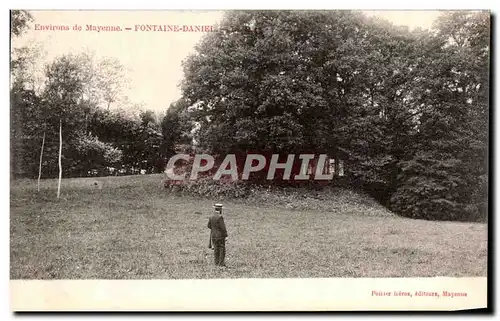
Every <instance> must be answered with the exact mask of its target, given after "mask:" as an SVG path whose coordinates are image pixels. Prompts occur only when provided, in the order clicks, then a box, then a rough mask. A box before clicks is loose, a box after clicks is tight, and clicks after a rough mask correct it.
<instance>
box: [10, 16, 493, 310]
mask: <svg viewBox="0 0 500 321" xmlns="http://www.w3.org/2000/svg"><path fill="white" fill-rule="evenodd" d="M490 30H491V12H490V11H488V10H441V11H438V10H427V11H412V10H406V11H367V10H224V11H207V10H205V11H203V10H183V11H181V10H154V11H153V10H149V11H146V10H142V11H141V10H28V9H15V10H14V9H13V10H10V88H9V92H10V281H11V299H12V300H13V307H12V309H13V310H31V309H35V310H37V309H42V310H43V309H48V310H58V309H62V310H64V309H87V308H88V309H93V308H96V307H97V305H92V304H90V303H89V305H88V306H85V304H83V303H81V302H80V301H79V302H80V303H78V304H80V305H71V304H70V303H67V306H65V307H61V306H56V303H57V302H62V301H61V300H64V299H65V298H68V297H70V296H71V295H75V296H77V295H81V294H78V293H77V292H82V293H87V295H88V296H87V299H89V300H91V299H90V297H92V298H93V299H92V300H94V301H93V302H94V303H95V302H98V301H99V300H101V301H99V302H101V303H102V305H99V306H98V307H99V309H114V308H117V305H113V304H115V303H113V304H111V303H109V304H108V303H106V302H107V301H106V302H105V301H103V300H104V299H103V297H99V298H97V297H98V296H99V295H101V294H102V293H104V292H99V290H96V289H98V288H99V286H100V288H99V289H101V290H102V291H108V290H109V291H112V292H113V291H114V292H113V293H114V294H109V296H107V298H115V299H116V298H118V297H119V295H121V294H123V293H132V294H133V293H134V292H136V293H139V292H140V293H143V292H145V293H149V295H150V296H151V297H152V296H153V294H152V293H153V292H154V291H156V290H158V291H174V290H167V288H170V289H174V288H175V289H179V287H182V286H180V285H178V284H188V283H176V282H188V281H189V282H192V283H190V284H191V285H189V286H195V287H198V285H200V284H201V283H200V282H208V283H203V284H206V286H205V285H200V286H205V287H206V289H205V290H204V291H205V292H203V293H206V294H210V293H212V292H213V291H217V289H219V288H220V289H222V288H228V289H230V290H229V291H230V292H229V293H232V294H233V295H234V296H237V295H240V294H241V295H247V294H243V293H245V290H244V288H245V287H247V286H248V287H250V286H252V289H254V288H253V287H260V288H261V290H260V292H261V294H262V292H266V291H262V287H264V290H265V289H266V285H263V284H265V283H261V282H268V281H269V282H278V283H276V284H280V285H279V288H280V289H283V292H279V293H281V294H280V295H281V297H282V298H283V300H285V301H286V298H288V296H287V295H286V292H287V291H290V288H291V287H292V286H291V285H292V284H295V285H294V287H298V288H302V287H303V289H304V291H305V292H307V291H309V292H310V293H312V295H314V296H315V298H316V296H317V297H320V296H321V297H325V298H326V297H327V295H329V294H326V293H325V292H323V290H321V291H320V290H318V289H320V287H321V286H322V285H321V284H323V285H324V286H325V287H326V284H332V285H331V287H338V288H343V289H345V291H346V292H345V293H342V292H337V293H336V294H335V298H336V299H332V300H333V301H335V302H337V303H339V302H341V301H336V300H342V298H343V297H345V298H346V300H347V299H348V300H350V301H351V304H346V305H344V306H342V305H331V304H333V303H332V302H330V303H324V305H321V306H316V305H314V303H312V302H317V301H314V300H313V299H310V302H309V301H308V300H301V301H300V300H299V301H298V302H301V303H300V304H299V305H298V306H296V307H297V308H299V309H303V310H308V309H307V306H306V305H307V304H310V308H311V309H312V310H316V309H322V310H343V309H348V310H353V309H358V308H359V309H368V310H371V309H373V308H374V307H378V306H380V307H381V309H382V308H383V309H388V310H390V309H391V307H393V306H392V305H394V308H396V306H398V307H400V308H403V309H404V308H408V309H412V308H415V307H418V308H419V309H423V310H425V309H427V308H429V309H440V308H442V309H460V308H486V298H487V293H486V281H487V277H488V257H489V255H491V254H490V253H488V239H489V237H488V213H489V212H488V210H489V206H488V205H489V203H488V186H489V177H488V174H489V171H490V168H489V166H490V164H489V150H488V146H489V145H488V144H489V140H490V137H489V131H490V127H489V126H490V118H489V115H490V90H491V89H490V77H491V75H490V66H491V62H490V59H491V57H490V46H491V37H490ZM62 280H64V281H62ZM84 280H86V281H85V282H90V283H85V284H87V285H88V284H93V285H95V287H94V288H93V289H94V290H84V289H86V288H85V286H87V285H83V284H84V283H71V282H77V281H82V282H83V281H84ZM266 280H268V281H266ZM271 280H275V281H271ZM308 280H309V281H308ZM367 280H372V281H367ZM390 280H392V281H390ZM405 280H407V281H405ZM418 280H421V281H418ZM439 280H443V281H442V283H440V282H439ZM128 281H137V282H150V283H144V284H151V286H155V287H156V288H155V289H156V290H154V291H153V290H151V291H150V290H148V291H146V290H145V289H146V287H144V288H141V287H139V288H135V289H136V290H134V288H132V287H129V285H130V284H131V283H129V282H128ZM282 281H287V282H290V283H288V285H286V284H283V285H281V284H282V283H279V282H282ZM306 281H307V282H311V283H308V284H305V283H301V282H306ZM386 281H387V282H389V281H390V282H396V283H383V282H386ZM58 282H70V283H58ZM105 282H119V284H120V286H118V285H117V286H112V285H109V286H108V285H104V284H108V283H105ZM155 282H156V283H155ZM163 282H166V283H163ZM238 282H246V283H244V284H246V285H241V287H239V285H238V284H240V283H238ZM328 282H338V283H328ZM404 282H407V283H404ZM419 282H422V283H419ZM432 282H437V283H432ZM64 284H68V285H64ZM69 284H71V285H69ZM74 284H78V287H74V286H73V285H74ZM109 284H118V283H109ZM134 284H138V283H134ZM160 284H161V286H160ZM241 284H243V283H241ZM273 284H274V283H273ZM335 284H336V285H335ZM419 284H420V285H419ZM52 286H54V288H51V290H50V291H49V290H48V289H49V287H52ZM80 286H81V288H79V287H80ZM134 286H136V285H134ZM148 286H149V285H148ZM277 286H278V285H277ZM328 286H330V285H328ZM287 287H288V290H286V288H287ZM63 288H64V289H66V290H67V291H71V290H68V289H70V288H71V289H73V290H72V291H74V292H75V293H74V294H71V295H69V294H67V293H69V292H65V291H66V290H65V291H62V290H61V291H60V292H57V291H59V290H57V289H63ZM103 288H105V289H104V290H103ZM110 288H113V289H112V290H111V289H110ZM125 288H127V289H128V290H124V289H125ZM36 289H38V290H36ZM77 289H80V290H77ZM267 289H269V291H270V292H268V294H269V295H271V294H270V293H275V292H276V291H275V292H273V291H274V290H273V289H274V288H273V286H268V287H267ZM322 289H323V288H322ZM181 290H182V291H186V294H185V295H184V296H185V297H186V300H187V298H188V297H189V295H190V294H188V292H196V293H198V294H197V295H198V296H199V297H201V294H200V293H202V292H200V291H201V290H199V291H198V290H196V291H195V290H193V291H191V290H184V288H182V289H181ZM36 291H49V292H50V294H47V293H48V292H45V293H46V294H44V295H47V297H44V295H38V294H39V293H41V292H36ZM92 291H93V292H92ZM127 291H129V292H127ZM252 291H254V290H252ZM252 291H250V290H249V292H248V293H250V292H251V293H254V292H252ZM280 291H282V290H280ZM356 291H358V292H356ZM255 292H256V293H257V292H258V289H257V288H255ZM298 292H300V291H298ZM65 293H66V294H65ZM90 293H93V294H92V295H91V294H90ZM99 293H101V294H99ZM110 293H111V292H110ZM155 293H156V292H155ZM158 293H159V292H158ZM276 293H278V292H276ZM115 294H116V296H115ZM132 294H130V295H132ZM296 294H297V293H296ZM51 295H52V296H51ZM57 295H59V298H60V299H57V300H59V301H57V300H56V299H55V297H54V296H57ZM102 295H103V294H102ZM177 295H180V294H179V292H178V293H177ZM191 295H193V294H191ZM276 295H278V294H276ZM297 295H298V294H297ZM332 295H333V294H332ZM35 296H37V297H36V298H35ZM49 296H51V298H52V297H54V299H50V300H49V299H48V298H49ZM154 296H155V297H156V299H155V300H160V299H159V297H160V296H161V295H160V294H158V295H154ZM234 296H233V298H234ZM229 297H230V296H229ZM30 298H31V299H30ZM79 298H80V297H79ZM96 298H97V299H96ZM127 298H128V299H130V298H131V297H127ZM262 298H263V300H264V298H266V300H267V301H269V302H268V303H269V304H271V303H272V304H273V308H272V309H275V310H290V309H293V306H292V307H290V305H291V302H292V300H291V299H290V301H287V302H286V303H287V304H290V305H286V304H285V303H283V305H281V304H279V303H278V302H277V301H272V300H268V299H267V298H268V297H266V294H263V297H262ZM356 298H357V299H356ZM30 300H33V301H30ZM44 300H45V301H44ZM110 300H111V299H110ZM116 300H118V299H116ZM116 300H115V301H116ZM130 300H131V299H130ZM193 300H194V299H193ZM206 300H208V301H207V302H209V301H210V299H209V298H207V299H206ZM245 300H246V301H245V302H247V301H251V300H247V299H245ZM256 300H257V301H258V299H256ZM273 300H276V298H275V299H273ZM377 300H378V301H377ZM389 300H392V301H389ZM35 301H36V302H38V303H35ZM49 301H50V302H52V303H51V304H54V305H51V304H48V303H47V302H49ZM75 301H78V300H76V299H75ZM257 301H254V303H255V304H256V306H255V308H256V309H259V305H258V304H257V303H256V302H257ZM285 301H283V302H285ZM359 301H361V302H359ZM16 302H17V303H16ZM30 302H31V303H30ZM44 302H45V303H44ZM103 302H104V303H103ZM109 302H111V301H109ZM113 302H114V301H113ZM144 302H145V301H144ZM151 302H153V301H149V302H148V304H150V305H148V309H162V308H163V309H165V310H172V309H174V310H207V309H209V308H207V307H209V305H203V304H201V303H200V304H199V305H195V304H194V303H193V305H192V306H188V305H187V304H188V303H185V302H184V301H183V302H184V303H176V305H169V304H166V305H162V304H160V303H159V306H154V307H153V303H151ZM155 302H156V301H155ZM170 302H173V301H170ZM186 302H189V301H186ZM193 302H194V301H193ZM204 302H205V301H204ZM217 302H219V301H217ZM259 302H260V301H259ZM293 302H295V301H293ZM308 302H309V303H308ZM325 302H326V301H325ZM354 302H357V304H358V305H355V304H354ZM363 302H365V303H363ZM368 302H370V303H368ZM476 302H480V303H477V304H476ZM164 303H165V302H164ZM219 303H220V304H216V305H214V306H210V310H211V309H215V310H227V309H230V310H240V309H243V310H248V309H249V308H248V307H247V306H239V305H234V306H233V307H232V308H231V306H227V305H225V304H224V303H223V301H220V302H219ZM16 304H17V305H16ZM43 304H47V305H43ZM99 304H100V303H99ZM246 304H250V302H247V303H246ZM339 304H340V303H339ZM353 304H354V305H353ZM363 304H365V305H363ZM371 304H373V305H371ZM63 305H64V304H63ZM131 306H132V305H131ZM16 307H17V308H16ZM134 307H135V306H134ZM120 309H121V308H120ZM262 309H264V308H262ZM266 309H267V308H266ZM269 309H271V308H269Z"/></svg>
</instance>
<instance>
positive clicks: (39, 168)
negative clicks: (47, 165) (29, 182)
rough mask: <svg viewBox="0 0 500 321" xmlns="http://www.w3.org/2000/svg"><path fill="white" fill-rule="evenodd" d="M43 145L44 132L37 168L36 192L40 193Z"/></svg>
mask: <svg viewBox="0 0 500 321" xmlns="http://www.w3.org/2000/svg"><path fill="white" fill-rule="evenodd" d="M44 145H45V132H43V138H42V150H41V151H40V164H39V166H38V183H37V189H38V192H40V178H41V177H42V158H43V146H44Z"/></svg>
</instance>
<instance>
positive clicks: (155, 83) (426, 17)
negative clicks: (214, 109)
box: [13, 11, 439, 112]
mask: <svg viewBox="0 0 500 321" xmlns="http://www.w3.org/2000/svg"><path fill="white" fill-rule="evenodd" d="M31 13H32V15H33V17H34V22H33V23H32V24H31V29H30V30H29V31H28V32H26V33H25V34H24V35H23V36H22V37H20V38H19V39H14V40H13V46H14V47H19V46H22V45H26V44H29V43H33V42H36V43H39V44H42V45H43V49H44V51H45V55H44V57H43V58H42V59H40V60H41V62H42V63H43V62H45V63H46V62H50V61H52V60H53V59H54V58H55V57H57V56H60V55H63V54H67V53H79V52H82V51H90V52H94V53H95V54H96V56H97V57H98V58H103V57H113V58H116V59H118V60H119V61H120V62H121V64H122V65H124V67H125V73H126V77H127V79H129V82H128V86H127V87H128V88H125V90H124V94H125V95H127V96H128V97H129V100H130V101H132V102H133V103H137V104H142V105H143V106H144V108H146V109H151V110H155V111H157V112H162V111H165V110H166V109H167V108H168V106H169V105H170V103H172V102H173V101H175V100H177V99H178V98H179V97H180V95H181V92H180V88H179V83H180V82H181V80H182V78H183V71H182V61H183V60H184V59H185V58H186V57H187V56H188V55H189V54H190V53H192V52H194V46H195V45H196V44H197V43H198V42H199V41H200V39H201V38H202V37H203V35H204V33H203V32H151V31H149V32H147V31H135V28H136V25H137V26H139V27H138V28H139V29H140V26H141V25H155V24H156V25H187V26H200V25H202V26H209V25H214V24H216V23H217V22H219V21H220V19H221V18H222V16H223V12H222V11H31ZM366 13H367V14H369V15H378V16H381V17H383V18H386V19H388V20H389V21H391V22H392V23H394V24H396V25H406V26H408V27H410V28H415V27H421V28H429V27H430V26H431V25H432V23H433V21H434V19H435V18H436V17H437V16H438V15H439V12H438V11H368V12H366ZM35 24H38V25H43V26H46V25H53V26H61V25H64V26H68V27H69V28H70V30H67V31H61V30H35V27H36V26H35ZM75 25H79V26H81V27H82V31H74V30H72V29H73V26H75ZM86 25H93V26H120V27H121V28H122V29H124V28H132V30H130V31H127V30H124V31H121V32H119V31H108V32H96V31H86Z"/></svg>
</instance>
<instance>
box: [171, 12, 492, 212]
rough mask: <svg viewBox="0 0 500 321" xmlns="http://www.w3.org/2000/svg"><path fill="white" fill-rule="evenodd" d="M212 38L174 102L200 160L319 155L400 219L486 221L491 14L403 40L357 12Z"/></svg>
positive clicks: (231, 26)
mask: <svg viewBox="0 0 500 321" xmlns="http://www.w3.org/2000/svg"><path fill="white" fill-rule="evenodd" d="M219 29H220V30H221V32H217V33H210V34H208V35H206V36H205V37H204V38H203V40H202V42H201V43H200V44H199V45H198V46H197V48H196V52H195V54H193V55H191V56H190V57H188V59H187V60H186V61H185V65H184V68H185V79H184V82H183V86H182V90H183V98H182V99H181V100H180V101H178V102H177V103H176V106H177V107H178V108H177V110H178V112H177V114H178V115H179V117H184V122H183V124H192V126H190V127H189V128H188V129H185V130H184V132H185V133H187V132H189V133H192V134H193V138H194V140H195V142H196V148H197V149H198V150H201V151H205V152H208V153H211V154H225V153H235V152H242V153H245V152H248V151H253V152H255V151H266V152H272V153H291V152H296V151H302V150H308V151H311V150H314V151H315V152H316V153H328V154H329V155H331V157H335V158H338V159H343V160H344V162H345V170H346V175H347V176H348V178H349V181H350V183H351V184H353V185H354V186H357V187H360V188H363V189H364V190H366V191H369V192H370V193H372V194H373V195H374V196H376V197H377V198H378V199H379V200H380V201H382V202H384V203H385V204H386V205H387V206H388V207H389V208H391V209H392V210H393V211H395V212H397V213H399V214H400V215H404V216H408V217H414V218H425V219H439V220H481V219H485V218H486V206H487V184H488V164H487V155H488V125H489V122H488V112H489V59H490V54H489V48H490V15H489V13H488V12H459V11H454V12H448V13H443V14H442V15H441V16H440V17H439V19H438V20H437V21H436V23H435V25H434V27H433V28H432V29H431V30H421V29H416V30H413V31H410V30H408V28H405V27H397V26H394V25H392V24H390V23H388V22H387V21H384V20H381V19H377V18H372V17H367V16H366V15H364V14H362V13H360V12H350V11H330V12H322V11H304V12H301V11H237V12H229V13H227V14H226V15H225V17H224V19H223V21H222V22H221V26H220V28H219ZM170 117H173V116H170Z"/></svg>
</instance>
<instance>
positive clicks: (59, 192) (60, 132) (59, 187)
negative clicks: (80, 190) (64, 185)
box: [57, 119, 62, 198]
mask: <svg viewBox="0 0 500 321" xmlns="http://www.w3.org/2000/svg"><path fill="white" fill-rule="evenodd" d="M61 155H62V119H59V182H58V183H57V198H59V196H60V195H61V179H62V164H61Z"/></svg>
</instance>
